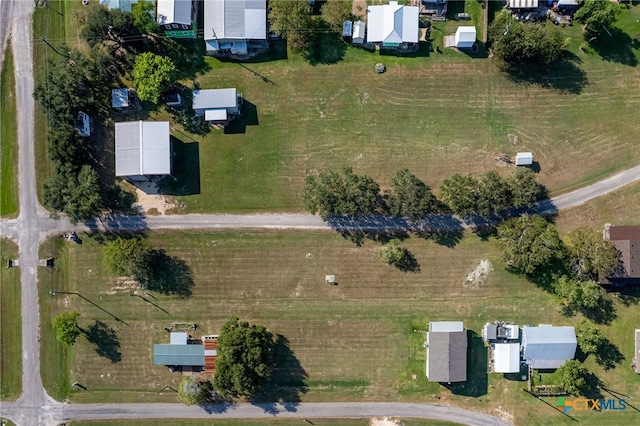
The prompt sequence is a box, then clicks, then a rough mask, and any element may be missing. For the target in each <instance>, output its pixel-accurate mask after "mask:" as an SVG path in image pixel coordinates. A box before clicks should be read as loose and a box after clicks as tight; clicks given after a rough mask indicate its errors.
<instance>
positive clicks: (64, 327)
mask: <svg viewBox="0 0 640 426" xmlns="http://www.w3.org/2000/svg"><path fill="white" fill-rule="evenodd" d="M78 318H80V313H79V312H73V311H67V312H62V313H61V314H59V315H58V316H57V317H55V318H54V319H53V321H52V325H53V328H55V330H56V334H57V336H58V340H59V341H60V342H62V343H64V344H65V345H68V346H72V345H73V344H74V343H76V339H77V338H78V336H80V333H82V330H81V329H80V327H79V326H78Z"/></svg>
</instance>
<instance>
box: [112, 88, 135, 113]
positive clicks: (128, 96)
mask: <svg viewBox="0 0 640 426" xmlns="http://www.w3.org/2000/svg"><path fill="white" fill-rule="evenodd" d="M111 108H113V109H114V110H115V111H118V112H126V111H132V110H134V109H135V102H134V98H133V92H132V91H131V89H127V88H122V89H112V90H111Z"/></svg>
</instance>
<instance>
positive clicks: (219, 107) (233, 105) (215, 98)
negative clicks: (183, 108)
mask: <svg viewBox="0 0 640 426" xmlns="http://www.w3.org/2000/svg"><path fill="white" fill-rule="evenodd" d="M193 110H194V111H195V113H196V115H197V116H198V117H201V118H204V120H205V121H209V122H211V123H227V122H229V121H231V119H232V118H234V117H236V116H238V115H240V97H239V96H238V94H237V92H236V89H235V88H233V89H206V90H194V91H193Z"/></svg>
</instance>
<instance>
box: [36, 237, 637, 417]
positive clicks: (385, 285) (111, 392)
mask: <svg viewBox="0 0 640 426" xmlns="http://www.w3.org/2000/svg"><path fill="white" fill-rule="evenodd" d="M148 237H149V240H150V242H151V243H152V244H154V245H155V246H156V247H164V248H166V249H167V252H168V254H169V255H173V256H178V257H179V258H181V259H184V260H185V261H186V262H187V263H188V264H189V265H190V267H191V269H192V272H193V277H194V281H195V286H194V288H193V296H192V297H191V298H190V299H188V300H179V299H175V298H171V297H165V296H159V295H155V297H157V298H155V297H152V296H145V298H146V299H147V301H145V300H144V299H142V298H138V297H130V294H131V292H132V291H133V288H132V287H131V285H130V283H127V282H126V281H121V280H118V279H117V278H115V277H111V276H109V275H108V274H107V273H106V272H105V270H104V267H103V266H102V260H101V247H102V246H101V245H100V242H99V241H98V239H94V238H91V237H88V236H86V235H83V236H82V238H83V240H84V241H83V244H82V245H63V244H62V243H61V242H58V241H54V242H49V247H47V248H43V249H41V255H43V256H44V255H51V254H54V255H56V258H57V259H60V261H59V262H58V263H57V267H56V271H55V272H54V273H51V272H47V271H44V270H43V271H41V274H40V278H41V283H40V295H41V297H42V299H41V300H42V307H41V313H42V316H43V319H42V324H43V325H42V333H43V334H42V336H43V337H42V341H43V344H42V347H43V351H44V352H43V358H42V359H43V361H42V362H43V365H42V367H43V379H44V382H45V384H46V386H47V389H48V390H49V391H50V392H51V393H52V394H54V395H56V396H57V397H59V398H60V397H69V398H70V399H71V401H74V402H133V401H147V402H153V401H175V400H176V397H175V394H172V393H171V392H169V393H167V392H164V393H163V395H161V396H158V395H156V392H157V391H158V390H160V389H162V388H163V387H165V386H172V387H174V388H176V387H177V384H178V382H179V376H178V375H176V374H172V373H170V372H169V371H168V370H167V369H166V368H164V367H160V366H154V365H153V364H152V344H153V343H161V342H165V341H167V340H168V335H167V332H166V331H164V328H165V327H171V326H172V325H173V324H174V323H175V322H197V324H198V330H197V331H196V334H198V335H199V334H210V333H216V332H218V331H219V327H220V326H221V324H222V323H223V322H224V321H225V320H226V319H227V318H228V317H229V316H231V315H238V316H239V317H240V318H243V319H247V320H250V321H255V322H258V323H263V324H265V325H266V326H267V327H268V328H269V329H270V330H271V331H273V332H274V333H275V334H281V335H282V336H284V337H285V338H286V339H287V340H288V342H289V344H288V348H287V347H286V346H285V347H283V348H281V349H280V350H279V352H278V354H279V355H278V360H279V364H278V365H279V370H278V371H276V374H275V379H274V382H273V383H272V385H274V386H271V387H270V388H269V391H268V397H269V398H273V399H279V398H282V399H285V400H288V401H293V402H295V401H296V400H305V401H331V400H355V401H394V400H403V401H424V402H433V403H440V404H453V405H461V406H465V407H467V408H470V409H476V410H481V411H486V412H490V413H493V414H496V415H502V416H504V417H505V418H507V419H510V420H512V421H516V423H520V424H523V422H524V421H525V419H528V418H529V417H530V416H535V419H532V422H534V423H535V422H539V423H540V424H543V423H546V422H549V421H556V420H557V419H558V418H559V416H561V415H559V414H558V412H557V411H556V410H554V409H548V408H547V407H546V406H544V405H543V404H541V403H540V402H539V401H538V400H534V399H533V398H531V397H530V396H528V395H527V394H526V393H524V392H522V390H521V389H522V388H523V387H525V386H526V385H525V383H523V382H518V381H510V380H506V379H504V378H502V377H501V376H499V375H489V376H488V377H487V375H486V374H485V373H484V371H486V362H487V359H486V351H483V349H482V345H481V344H480V345H478V343H479V337H478V336H477V335H476V334H472V338H471V340H470V347H471V349H470V361H469V363H470V367H469V368H470V370H469V371H470V375H471V377H472V380H470V381H469V382H467V383H466V384H465V385H458V386H452V387H451V388H450V389H447V387H444V386H441V385H439V384H436V383H429V382H427V381H426V379H425V378H424V368H425V367H424V360H425V353H424V349H423V347H422V344H423V339H424V337H423V335H422V334H421V333H420V332H419V331H420V330H424V329H426V328H427V323H428V321H433V320H452V319H455V320H464V322H465V326H466V327H468V328H469V329H471V330H473V331H474V332H475V333H479V332H480V330H481V327H482V325H483V324H484V323H485V322H486V321H493V320H496V319H500V320H512V321H516V322H517V323H519V324H535V323H540V322H544V323H553V324H556V325H562V324H572V323H574V322H575V321H576V319H570V318H563V317H561V315H560V313H559V312H558V307H557V301H556V300H555V297H554V296H551V295H549V294H547V293H544V292H542V291H541V290H538V289H537V288H536V287H535V286H534V285H533V284H530V283H528V282H526V281H524V280H522V279H521V278H519V277H516V276H513V275H510V274H508V273H507V272H506V271H504V269H503V266H502V265H501V264H500V261H499V260H498V254H497V248H496V245H495V243H494V241H492V240H489V241H486V242H483V241H482V240H481V239H479V238H478V237H476V236H473V235H469V236H465V237H464V238H463V239H462V240H461V241H460V242H459V243H458V244H457V245H456V246H455V248H447V247H443V246H440V245H437V244H435V243H434V242H432V241H425V240H420V239H409V240H406V241H405V242H404V243H403V245H404V246H406V247H407V248H408V249H409V250H410V251H411V253H412V254H413V255H414V256H415V258H416V259H417V261H418V263H419V264H420V268H421V271H422V272H419V273H408V274H407V273H403V272H400V271H399V270H397V269H395V268H393V267H389V266H387V265H386V264H383V263H382V262H380V261H379V260H378V259H376V257H375V252H376V249H377V246H376V245H375V244H371V243H367V244H365V246H364V247H354V246H353V245H352V244H351V243H349V242H348V241H346V240H343V239H342V238H341V237H339V236H337V235H335V234H333V233H314V232H309V233H297V232H286V231H285V232H257V231H256V232H242V233H239V232H181V233H170V232H167V233H164V232H163V233H153V234H150V235H149V236H148ZM482 259H489V260H490V261H491V262H492V263H493V265H494V270H493V271H492V272H491V273H490V274H489V276H488V277H487V279H486V281H485V282H484V283H482V284H480V285H478V286H477V287H476V286H473V285H465V277H466V276H467V274H468V273H470V272H471V271H472V270H473V269H474V268H475V267H476V266H477V265H478V263H479V261H480V260H482ZM326 274H335V275H336V277H337V279H338V282H339V284H338V285H337V286H329V285H327V284H326V283H324V275H326ZM49 290H54V291H57V292H60V291H71V292H80V294H81V296H82V297H80V296H78V295H74V294H71V295H64V294H58V295H56V296H50V295H49V294H48V291H49ZM532 301H535V303H532ZM627 303H629V302H627ZM94 304H95V305H94ZM96 305H98V306H96ZM616 307H617V309H618V319H617V320H615V321H614V323H613V325H612V326H611V327H610V328H607V329H605V330H604V331H605V334H606V335H607V337H609V339H610V340H611V341H612V342H613V343H614V344H616V345H618V347H619V349H620V351H622V353H623V354H625V356H629V354H631V353H632V352H633V348H632V337H631V333H632V330H633V328H634V327H635V326H634V323H636V324H637V322H638V321H640V311H638V309H637V306H635V305H630V306H628V307H626V306H624V305H623V304H622V303H621V302H616ZM66 309H69V310H77V311H79V312H81V313H82V320H81V326H82V327H83V328H86V327H87V326H90V325H91V324H94V323H95V321H96V320H98V321H102V322H104V323H105V324H106V326H107V327H108V328H109V329H111V330H112V331H113V333H114V335H115V338H112V339H110V342H109V345H108V348H107V349H109V350H110V351H104V349H105V348H100V347H96V346H95V345H94V344H90V343H89V342H88V341H87V340H86V339H85V338H84V337H81V338H80V339H79V341H78V343H76V345H75V346H74V348H73V351H72V353H71V352H69V353H66V357H67V358H66V361H65V360H64V359H63V360H61V361H60V360H59V358H60V356H59V355H58V356H57V355H56V354H55V351H59V347H58V346H57V344H56V343H55V336H54V334H53V332H52V331H50V330H49V327H47V326H46V324H48V322H49V321H50V319H51V318H52V317H53V316H54V315H55V314H56V313H58V312H60V311H62V310H66ZM167 312H168V314H167ZM114 317H117V318H119V319H120V321H118V320H116V319H114ZM414 330H418V332H414ZM100 349H103V350H102V353H103V354H104V353H105V352H107V353H106V356H99V355H98V354H97V352H96V351H97V350H100ZM114 355H115V356H114ZM56 356H57V357H58V358H56ZM70 360H72V362H70ZM587 364H588V365H589V367H590V368H592V369H593V371H594V372H595V373H596V374H597V375H598V377H600V378H601V379H602V380H603V381H604V382H605V383H607V385H608V386H609V388H610V389H614V390H616V391H618V392H622V393H626V394H628V395H638V394H640V384H638V382H637V379H636V377H635V376H634V374H633V373H632V372H631V370H629V368H628V361H627V360H625V361H624V362H623V364H621V365H619V366H618V367H617V368H615V369H612V370H609V371H606V372H605V371H603V370H602V369H599V367H597V366H596V365H595V364H594V363H592V362H591V361H590V360H587ZM592 364H593V365H592ZM65 367H70V375H69V376H68V377H65V376H64V375H65V374H66V372H64V371H59V372H56V371H55V370H56V369H64V368H65ZM46 375H49V377H46ZM413 375H415V376H416V379H413V378H412V376H413ZM75 381H77V382H79V383H81V384H82V385H84V386H86V387H87V388H88V391H84V392H75V391H74V392H71V391H70V389H66V390H65V389H63V390H64V392H62V391H61V390H58V389H53V390H52V389H51V387H52V386H55V385H60V383H69V382H75ZM276 384H278V385H279V386H277V387H276V386H275V385H276ZM615 414H620V416H614V417H613V419H614V420H615V421H621V420H624V419H625V418H626V417H627V416H630V415H631V414H632V413H631V412H629V413H628V414H627V413H626V412H625V413H615ZM611 416H613V414H611ZM603 419H605V418H604V417H603ZM605 420H606V419H605Z"/></svg>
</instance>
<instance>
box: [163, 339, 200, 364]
mask: <svg viewBox="0 0 640 426" xmlns="http://www.w3.org/2000/svg"><path fill="white" fill-rule="evenodd" d="M153 363H154V364H156V365H181V366H182V365H186V366H200V367H201V366H204V345H175V344H174V345H165V344H158V345H153Z"/></svg>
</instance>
